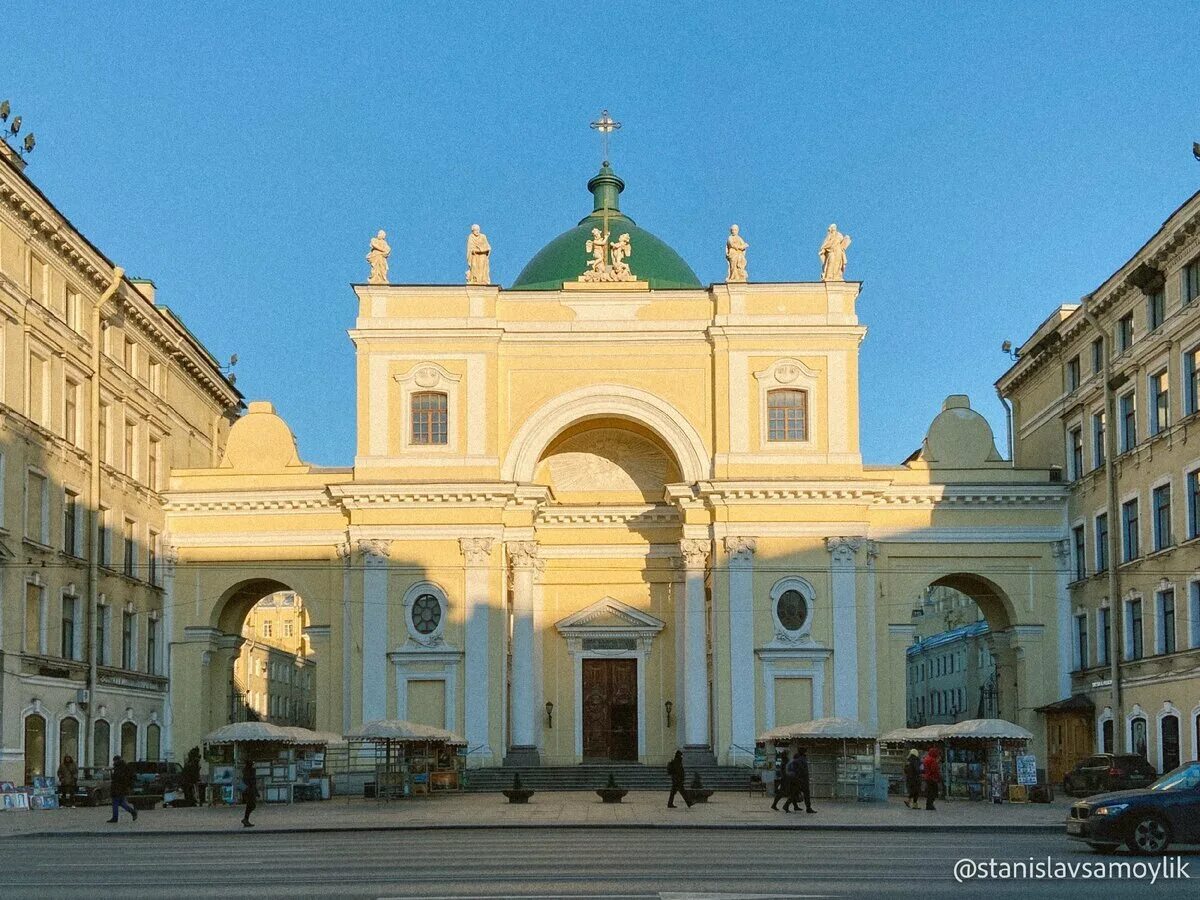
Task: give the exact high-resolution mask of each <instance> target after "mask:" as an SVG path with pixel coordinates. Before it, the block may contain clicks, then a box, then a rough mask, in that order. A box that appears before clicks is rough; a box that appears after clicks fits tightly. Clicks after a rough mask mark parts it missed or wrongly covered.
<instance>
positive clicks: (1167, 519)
mask: <svg viewBox="0 0 1200 900" xmlns="http://www.w3.org/2000/svg"><path fill="white" fill-rule="evenodd" d="M1150 498H1151V504H1152V510H1153V513H1154V550H1155V552H1157V551H1159V550H1165V549H1166V548H1167V547H1170V546H1171V544H1172V540H1171V485H1170V483H1168V484H1160V485H1159V486H1158V487H1156V488H1154V490H1153V491H1152V492H1151V494H1150Z"/></svg>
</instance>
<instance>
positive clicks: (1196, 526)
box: [1187, 469, 1200, 540]
mask: <svg viewBox="0 0 1200 900" xmlns="http://www.w3.org/2000/svg"><path fill="white" fill-rule="evenodd" d="M1187 520H1188V532H1187V533H1188V539H1189V540H1191V539H1192V538H1194V537H1200V469H1193V470H1192V471H1190V472H1188V473H1187Z"/></svg>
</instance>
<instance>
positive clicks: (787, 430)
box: [767, 388, 808, 443]
mask: <svg viewBox="0 0 1200 900" xmlns="http://www.w3.org/2000/svg"><path fill="white" fill-rule="evenodd" d="M767 440H768V441H771V442H772V443H776V442H779V441H806V440H808V392H807V391H802V390H798V389H796V388H775V389H773V390H770V391H767Z"/></svg>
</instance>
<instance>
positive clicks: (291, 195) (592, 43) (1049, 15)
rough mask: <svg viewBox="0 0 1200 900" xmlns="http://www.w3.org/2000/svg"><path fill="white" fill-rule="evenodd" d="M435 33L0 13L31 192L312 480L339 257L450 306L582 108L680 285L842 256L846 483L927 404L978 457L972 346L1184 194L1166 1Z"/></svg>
mask: <svg viewBox="0 0 1200 900" xmlns="http://www.w3.org/2000/svg"><path fill="white" fill-rule="evenodd" d="M434 6H435V5H434V4H407V3H394V4H391V3H379V2H375V3H371V4H358V3H349V2H347V3H338V4H328V3H321V4H316V3H309V4H305V3H290V4H283V5H279V4H271V5H268V4H256V3H230V4H216V3H204V4H183V3H174V4H172V3H168V4H159V3H154V4H152V3H143V4H132V3H119V2H117V3H110V4H105V5H104V6H103V7H101V6H100V5H95V6H93V7H92V8H90V9H85V8H84V7H83V5H82V4H53V5H51V4H45V3H29V2H10V3H8V4H6V8H5V19H6V29H5V31H6V34H7V37H8V40H7V41H6V47H7V48H8V56H9V64H8V65H6V66H5V69H6V77H5V79H4V84H3V86H2V87H0V93H2V94H3V95H4V96H7V97H9V98H10V99H11V100H12V101H13V106H14V109H15V110H16V111H17V112H19V113H21V114H22V115H23V116H24V117H25V123H26V127H27V128H28V129H31V130H33V131H34V132H36V134H37V136H38V142H39V143H38V147H37V149H36V151H35V152H34V155H33V157H32V160H31V162H30V166H29V169H28V174H29V175H30V176H31V177H32V178H33V179H34V180H36V181H37V183H38V184H39V186H40V187H41V188H42V189H43V190H44V191H45V192H46V193H47V194H48V195H49V196H50V198H51V199H52V200H53V201H54V202H55V203H56V204H57V205H58V206H59V208H60V209H61V210H62V211H63V212H64V213H65V214H66V215H67V216H68V217H69V218H71V219H72V221H73V222H74V223H75V224H76V225H77V226H78V227H80V228H81V229H82V230H83V231H84V232H85V233H86V234H87V235H88V236H89V237H90V238H91V239H92V240H93V241H94V242H95V243H97V244H98V245H99V246H100V247H101V248H103V249H104V250H105V251H106V252H107V253H108V255H109V256H110V257H111V258H113V259H114V260H115V261H116V262H118V263H119V264H121V265H124V266H125V268H126V269H127V270H128V271H129V272H130V274H132V275H141V276H145V277H149V278H152V279H154V281H155V282H156V283H157V285H158V290H159V297H160V299H161V301H162V302H164V303H166V304H168V305H170V306H171V307H172V308H173V309H175V310H177V311H178V312H179V313H180V314H182V315H183V316H184V318H185V319H186V321H187V322H188V324H189V326H190V327H191V328H192V329H193V331H194V332H195V333H196V334H197V335H199V336H200V337H201V339H202V340H204V341H205V342H206V343H207V344H208V346H209V347H210V348H211V349H212V351H213V352H214V354H215V355H217V356H218V357H221V358H227V357H228V356H229V354H230V353H237V354H238V355H239V357H240V362H239V363H238V365H237V374H238V385H239V387H241V388H242V389H243V391H244V392H245V393H246V395H247V397H248V398H250V399H270V400H272V401H274V402H275V404H276V407H277V408H278V409H279V411H280V412H281V413H282V414H283V415H284V416H285V417H286V418H287V419H288V421H289V422H290V424H291V425H292V427H293V429H294V430H295V431H296V434H297V436H298V438H299V442H300V450H301V454H302V456H304V457H305V458H306V459H308V460H310V461H312V462H318V463H325V464H335V465H336V464H342V465H345V464H349V463H350V462H351V460H352V458H353V453H354V415H355V412H354V403H353V393H354V364H353V347H352V345H351V344H350V341H349V339H348V338H347V336H346V329H347V328H348V327H350V326H351V324H352V323H353V318H354V314H355V298H354V295H353V293H352V292H351V290H350V288H349V285H350V284H351V283H352V282H355V281H360V280H363V279H364V278H365V272H366V269H365V263H364V261H363V254H364V253H365V252H366V245H367V240H368V238H369V237H370V236H371V235H372V234H373V233H374V232H375V230H376V229H378V228H381V227H382V228H385V229H386V230H387V231H388V234H389V238H390V240H391V242H392V246H393V253H392V259H391V270H392V280H393V281H395V282H404V281H412V282H457V281H459V280H460V279H461V277H462V271H463V268H464V266H463V261H462V245H463V239H464V236H465V233H466V230H467V227H468V226H469V225H470V224H471V223H472V222H480V223H481V224H482V225H483V226H484V230H485V231H486V232H487V234H488V237H489V239H490V241H491V243H492V247H493V264H492V273H493V277H494V278H496V279H497V280H498V281H499V282H500V283H501V284H509V283H511V282H512V280H513V279H514V278H515V277H516V275H517V273H518V272H519V271H520V269H521V267H522V266H523V265H524V263H525V262H526V261H527V260H528V259H529V258H530V257H531V256H532V255H533V254H534V253H535V252H536V251H537V250H538V249H539V248H540V247H541V246H542V245H543V244H544V243H546V242H547V241H548V240H549V239H550V238H552V237H554V236H555V235H556V234H558V233H559V232H561V231H563V230H565V229H566V228H568V227H570V226H571V225H573V224H574V223H575V222H576V221H577V220H578V219H579V218H580V217H581V216H582V215H584V214H585V213H586V212H588V211H589V210H590V207H589V206H588V202H589V198H588V197H587V195H586V193H585V190H584V184H585V182H586V181H587V179H588V177H589V176H590V175H591V174H592V173H593V172H594V170H595V168H596V165H597V162H598V156H599V149H598V144H597V141H596V137H595V135H594V133H593V132H591V131H590V130H589V129H588V127H587V123H588V122H589V121H591V120H592V119H594V118H595V116H596V114H597V112H598V111H599V110H600V109H601V108H602V107H608V108H610V109H611V110H612V111H613V114H614V115H615V117H616V118H617V119H619V120H620V121H622V122H623V123H624V128H623V129H622V130H621V132H620V134H619V135H618V136H617V137H616V138H615V141H614V149H613V153H612V156H613V161H614V165H615V167H616V169H617V171H618V172H619V173H620V174H621V175H622V176H623V177H624V178H625V180H626V182H627V185H628V186H627V188H626V191H625V194H624V196H623V198H622V203H623V207H624V208H625V209H626V211H627V212H629V213H630V214H631V215H632V216H633V217H634V218H635V219H637V220H638V222H639V224H641V225H643V226H644V227H647V228H649V229H650V230H651V231H653V232H655V233H656V234H658V235H659V236H660V237H662V238H663V239H664V240H666V241H667V242H668V243H670V244H672V245H673V246H674V247H675V248H676V249H677V250H678V251H679V252H680V253H681V254H682V255H683V256H684V258H685V259H687V260H688V261H689V262H690V263H691V265H692V267H693V268H694V269H695V270H696V272H697V274H699V276H700V278H701V280H702V281H705V282H709V281H714V280H720V279H722V278H723V276H724V262H723V242H724V237H725V234H726V231H727V229H728V226H729V224H730V223H731V222H737V223H738V224H740V225H741V227H742V233H743V235H744V236H745V237H746V238H747V240H749V241H750V243H751V245H752V246H751V251H750V273H751V278H752V279H755V280H764V281H788V280H810V279H814V278H816V277H817V276H818V274H819V265H818V261H817V258H816V248H817V246H818V245H819V244H820V241H821V238H822V236H823V233H824V230H825V227H826V226H827V225H828V224H829V223H830V222H834V221H836V222H837V223H838V224H839V226H841V228H842V229H843V230H844V231H846V232H847V233H849V234H850V235H851V236H852V237H853V239H854V244H853V246H852V247H851V250H850V266H849V269H848V272H847V275H848V277H850V278H854V279H861V280H862V281H863V282H865V284H864V287H863V292H862V296H861V298H860V300H859V307H858V308H859V316H860V318H861V320H862V321H863V323H864V324H866V325H867V326H868V327H869V329H870V332H869V334H868V336H867V339H866V341H865V343H864V345H863V348H862V372H861V382H862V397H863V401H862V443H863V452H864V456H865V458H866V459H867V460H868V461H870V462H880V463H883V462H899V461H900V460H902V459H903V458H904V457H905V456H906V455H907V454H908V453H909V452H911V450H913V449H914V448H915V447H916V446H917V445H918V444H919V443H920V441H921V438H922V437H923V436H924V433H925V429H926V427H927V425H928V423H929V421H930V419H931V418H932V417H933V416H934V415H935V414H936V413H937V411H938V409H939V408H940V404H941V402H942V400H943V398H944V397H945V396H946V395H947V394H950V393H968V394H970V395H971V398H972V401H973V403H974V405H975V407H976V408H977V409H979V410H981V411H982V412H983V413H984V414H985V415H987V416H988V418H989V419H990V420H991V421H992V423H993V426H994V428H995V430H996V432H997V441H998V443H1000V444H1001V446H1003V441H1004V438H1003V421H1004V417H1003V410H1002V407H1001V406H1000V404H999V402H998V400H997V399H996V397H995V392H994V389H993V386H992V385H993V382H994V380H995V378H996V377H997V376H998V375H999V374H1000V373H1001V372H1002V371H1003V370H1004V367H1005V364H1006V359H1005V357H1004V356H1003V355H1002V354H1001V353H1000V351H999V345H1000V342H1001V341H1002V340H1004V339H1005V338H1011V339H1012V340H1014V342H1017V341H1020V340H1021V339H1023V338H1024V337H1025V336H1027V335H1028V334H1029V332H1030V331H1031V330H1032V329H1033V328H1034V327H1035V326H1036V325H1037V324H1038V323H1039V322H1040V321H1041V320H1042V319H1043V318H1044V317H1045V316H1046V315H1047V314H1048V313H1049V312H1050V310H1051V308H1052V307H1053V306H1054V305H1056V304H1058V303H1060V302H1069V301H1074V300H1076V299H1077V298H1078V297H1079V296H1080V295H1081V294H1083V293H1085V292H1087V291H1089V290H1091V289H1093V288H1094V287H1096V286H1097V285H1098V284H1099V283H1100V282H1101V281H1103V280H1104V278H1105V277H1106V276H1107V275H1108V274H1109V273H1111V272H1112V271H1113V270H1114V269H1115V268H1116V267H1118V266H1119V265H1120V264H1121V263H1123V262H1124V261H1125V260H1126V259H1127V258H1128V257H1129V256H1130V255H1131V254H1132V253H1133V252H1134V251H1135V250H1136V249H1137V248H1138V247H1139V246H1140V245H1141V244H1142V243H1143V242H1144V241H1145V240H1146V239H1147V238H1148V237H1149V236H1150V235H1151V234H1152V233H1153V232H1154V230H1155V229H1156V228H1157V227H1158V225H1159V224H1160V223H1161V222H1162V221H1163V219H1165V218H1166V216H1167V215H1168V214H1169V213H1170V212H1171V211H1172V210H1173V209H1175V207H1177V206H1178V205H1179V204H1180V203H1182V202H1183V201H1184V200H1185V199H1186V198H1187V197H1188V196H1190V195H1191V194H1192V193H1193V192H1194V191H1195V190H1197V189H1198V188H1200V163H1197V162H1195V161H1194V160H1193V159H1192V157H1191V152H1190V148H1191V142H1192V141H1193V140H1200V103H1198V102H1197V101H1198V100H1200V78H1198V77H1197V68H1196V52H1195V41H1196V36H1197V34H1200V7H1198V6H1197V5H1196V4H1194V3H1156V4H1147V5H1144V6H1143V5H1136V4H1128V3H1122V4H1117V3H1088V4H1082V3H1062V4H1056V3H1047V2H1042V3H1028V4H1026V3H1016V2H1012V3H1003V4H984V3H970V4H969V3H921V4H912V5H903V4H891V3H888V4H883V3H880V4H868V3H856V4H851V3H837V4H819V3H804V4H799V3H797V4H783V3H763V4H757V3H739V4H736V5H731V4H677V3H662V4H659V3H652V2H642V3H637V4H611V5H606V6H604V7H594V6H592V7H589V6H585V5H582V4H574V3H562V2H554V3H544V4H542V3H524V4H516V3H513V4H490V3H484V2H475V3H471V4H453V5H451V4H445V5H436V6H437V8H433V7H434ZM410 247H411V248H412V249H409V248H410Z"/></svg>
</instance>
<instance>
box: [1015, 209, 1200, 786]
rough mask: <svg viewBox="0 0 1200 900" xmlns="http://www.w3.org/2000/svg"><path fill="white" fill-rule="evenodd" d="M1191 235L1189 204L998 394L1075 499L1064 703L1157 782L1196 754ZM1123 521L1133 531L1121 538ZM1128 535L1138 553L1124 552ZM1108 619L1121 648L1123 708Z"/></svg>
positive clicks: (1197, 529) (1063, 319)
mask: <svg viewBox="0 0 1200 900" xmlns="http://www.w3.org/2000/svg"><path fill="white" fill-rule="evenodd" d="M1198 223H1200V195H1197V196H1193V197H1192V198H1190V199H1189V200H1188V201H1187V202H1186V203H1185V204H1183V206H1181V207H1180V208H1179V209H1178V210H1176V211H1175V212H1174V213H1173V214H1172V215H1171V217H1170V218H1169V219H1168V220H1167V221H1166V222H1165V223H1164V224H1163V226H1162V228H1161V229H1160V230H1159V231H1158V232H1157V233H1156V234H1155V235H1154V236H1153V237H1152V238H1151V239H1150V240H1149V241H1148V242H1147V243H1146V244H1145V246H1143V247H1142V248H1141V249H1140V250H1138V252H1137V253H1136V254H1134V255H1133V256H1132V257H1131V258H1130V259H1129V261H1128V262H1126V263H1125V264H1124V265H1123V266H1122V267H1121V268H1120V269H1118V270H1117V271H1116V272H1115V273H1114V274H1113V275H1112V276H1110V277H1109V278H1108V279H1107V280H1106V281H1105V282H1104V284H1102V285H1101V286H1100V287H1099V288H1097V289H1096V290H1095V291H1093V292H1092V293H1091V294H1089V295H1087V296H1086V297H1084V298H1083V300H1082V301H1081V303H1079V304H1070V305H1067V306H1063V307H1060V308H1059V309H1058V310H1056V311H1055V312H1054V313H1053V314H1052V315H1051V317H1050V318H1049V319H1048V320H1047V321H1046V322H1045V323H1043V325H1042V326H1041V327H1040V328H1039V329H1038V330H1037V331H1036V332H1035V333H1034V335H1033V336H1032V337H1031V338H1030V339H1029V340H1028V341H1026V342H1025V344H1024V345H1023V346H1022V347H1021V348H1020V352H1019V360H1018V361H1017V363H1016V364H1015V365H1014V366H1013V367H1012V368H1011V369H1010V370H1009V372H1008V373H1006V374H1005V375H1004V377H1003V378H1002V379H1000V381H999V382H998V385H999V388H1000V390H1001V391H1002V393H1003V394H1004V395H1005V396H1006V397H1008V398H1009V399H1010V400H1011V401H1012V404H1013V408H1014V419H1015V433H1016V442H1017V458H1018V460H1023V461H1025V462H1026V463H1028V464H1031V465H1033V464H1037V463H1039V462H1040V463H1041V464H1043V465H1047V464H1049V465H1057V466H1060V467H1061V469H1062V472H1063V478H1064V480H1065V481H1066V482H1068V483H1069V486H1070V493H1069V497H1070V499H1069V505H1068V513H1067V517H1068V523H1067V525H1068V530H1069V532H1068V533H1069V541H1068V544H1067V546H1066V548H1065V552H1066V554H1067V555H1068V557H1069V562H1070V566H1069V568H1070V574H1069V576H1068V577H1069V579H1070V586H1069V591H1070V611H1069V612H1070V620H1069V622H1068V626H1069V628H1070V630H1071V641H1070V644H1071V669H1072V673H1071V690H1072V692H1074V693H1078V694H1083V695H1085V696H1086V697H1088V698H1089V699H1090V700H1091V702H1092V703H1093V704H1094V705H1095V717H1094V735H1093V737H1094V742H1095V747H1096V749H1097V750H1099V749H1102V748H1103V749H1116V750H1117V751H1118V752H1122V751H1126V750H1127V749H1132V750H1134V751H1136V752H1144V753H1145V755H1146V757H1147V759H1149V761H1150V762H1151V763H1152V764H1154V765H1155V766H1157V767H1159V768H1160V769H1161V768H1164V767H1167V766H1169V764H1170V763H1171V762H1173V761H1174V760H1176V759H1182V760H1188V759H1195V758H1196V755H1197V753H1198V752H1200V549H1198V547H1200V543H1198V541H1197V538H1200V483H1198V480H1197V476H1196V475H1195V474H1194V473H1196V472H1197V470H1200V443H1197V436H1196V428H1195V424H1196V421H1197V416H1196V412H1197V408H1198V405H1197V404H1198V399H1200V398H1198V392H1197V381H1196V374H1195V373H1196V372H1197V366H1196V364H1195V361H1196V359H1197V352H1198V349H1200V316H1198V315H1197V307H1198V306H1200V304H1197V302H1196V295H1197V293H1198V292H1200V235H1198V232H1197V225H1198ZM1122 322H1124V323H1125V324H1122ZM1097 341H1101V342H1102V345H1101V346H1102V347H1103V350H1104V352H1109V351H1111V357H1110V358H1111V373H1110V377H1109V382H1110V383H1111V384H1112V385H1113V388H1114V389H1113V404H1114V410H1111V411H1109V413H1108V414H1107V415H1106V421H1108V420H1114V421H1115V422H1116V426H1117V432H1116V435H1117V438H1118V455H1117V457H1116V466H1115V482H1116V490H1115V494H1116V498H1117V505H1118V513H1117V521H1116V522H1115V523H1114V522H1108V529H1109V531H1111V532H1112V533H1113V534H1115V535H1116V536H1117V538H1118V545H1119V546H1118V552H1117V554H1116V559H1115V563H1116V566H1117V570H1116V574H1117V581H1118V588H1117V597H1116V599H1115V600H1114V599H1113V597H1112V596H1110V595H1111V593H1112V591H1111V587H1110V582H1109V567H1110V565H1111V563H1112V554H1111V552H1108V551H1107V550H1106V549H1105V548H1106V542H1105V540H1104V529H1103V526H1102V524H1101V523H1100V522H1099V521H1098V517H1100V516H1107V507H1108V497H1109V488H1108V476H1109V472H1108V466H1107V465H1106V463H1105V456H1106V454H1105V453H1104V452H1103V449H1104V448H1103V440H1097V437H1098V435H1097V431H1096V429H1095V422H1096V419H1095V417H1096V416H1098V415H1105V405H1106V399H1105V391H1104V382H1105V379H1104V356H1103V354H1102V353H1100V351H1098V350H1097V349H1096V343H1097ZM1098 354H1099V355H1098ZM1126 398H1127V399H1126ZM1123 401H1124V402H1125V403H1126V404H1127V405H1125V406H1123V405H1122V404H1123ZM1126 411H1128V412H1129V413H1130V415H1131V423H1130V427H1129V430H1128V435H1126V434H1124V433H1123V432H1124V431H1125V429H1124V428H1123V424H1124V419H1125V415H1124V413H1125V412H1126ZM1114 413H1115V415H1114ZM1075 432H1077V433H1078V440H1076V438H1075V434H1074V433H1075ZM1126 438H1128V439H1126ZM1076 447H1078V449H1077V450H1076ZM1130 504H1135V505H1134V506H1131V505H1130ZM1133 509H1136V512H1137V516H1136V527H1130V528H1128V529H1127V528H1125V527H1124V522H1123V520H1124V518H1125V516H1126V515H1127V513H1126V510H1130V511H1132V510H1133ZM1126 531H1128V532H1129V533H1130V534H1131V535H1132V536H1134V537H1135V538H1136V547H1133V546H1130V547H1128V548H1127V547H1126V546H1125V545H1126V540H1125V537H1126ZM1127 549H1128V550H1129V551H1130V552H1126V550H1127ZM1106 619H1107V621H1108V623H1109V625H1108V628H1109V634H1110V635H1112V632H1113V630H1115V631H1116V633H1117V636H1118V638H1119V648H1118V649H1119V660H1120V667H1119V669H1120V673H1119V684H1120V687H1121V691H1120V697H1116V696H1114V691H1113V681H1112V668H1111V664H1110V661H1111V659H1112V656H1111V655H1110V646H1109V645H1108V644H1106V641H1105V640H1104V631H1105V621H1106ZM1139 620H1140V623H1141V624H1140V628H1138V627H1136V622H1137V621H1139ZM1135 634H1136V637H1135ZM1108 643H1111V638H1110V642H1108ZM1176 734H1177V735H1178V737H1177V738H1176Z"/></svg>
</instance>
